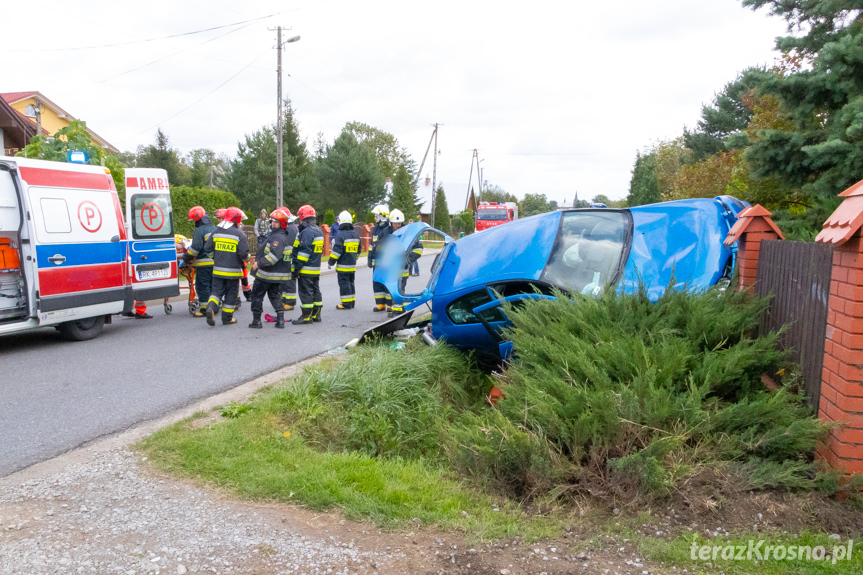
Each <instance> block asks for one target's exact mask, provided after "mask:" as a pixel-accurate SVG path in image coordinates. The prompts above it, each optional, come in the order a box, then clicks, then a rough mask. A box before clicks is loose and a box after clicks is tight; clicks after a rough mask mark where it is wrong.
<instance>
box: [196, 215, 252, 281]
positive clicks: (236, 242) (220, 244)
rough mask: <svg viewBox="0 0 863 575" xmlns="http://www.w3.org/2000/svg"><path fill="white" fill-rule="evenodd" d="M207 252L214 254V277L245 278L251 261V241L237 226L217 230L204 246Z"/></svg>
mask: <svg viewBox="0 0 863 575" xmlns="http://www.w3.org/2000/svg"><path fill="white" fill-rule="evenodd" d="M204 251H205V252H208V253H210V252H212V253H213V275H214V276H221V277H230V278H241V277H243V270H244V269H245V267H246V264H245V261H246V260H248V259H249V240H248V239H247V238H246V234H245V233H244V232H243V231H242V230H241V229H238V228H237V227H236V226H231V227H230V228H217V229H216V231H215V232H213V233H212V235H210V238H209V239H208V240H207V242H206V243H205V244H204Z"/></svg>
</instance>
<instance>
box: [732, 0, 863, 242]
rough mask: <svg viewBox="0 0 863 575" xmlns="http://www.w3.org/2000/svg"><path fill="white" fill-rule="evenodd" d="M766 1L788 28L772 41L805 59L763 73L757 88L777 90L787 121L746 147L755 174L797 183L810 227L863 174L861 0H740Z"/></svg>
mask: <svg viewBox="0 0 863 575" xmlns="http://www.w3.org/2000/svg"><path fill="white" fill-rule="evenodd" d="M743 5H744V6H749V7H752V8H753V9H758V8H761V7H764V6H766V7H769V9H770V11H771V13H772V14H776V15H779V16H782V17H783V18H785V20H786V21H787V22H788V28H789V31H791V30H804V31H805V33H804V34H803V35H802V36H799V37H794V36H786V37H781V38H778V39H777V41H776V47H777V49H778V50H780V51H782V52H784V53H790V54H792V55H796V56H798V57H803V58H806V59H808V60H809V62H811V66H800V67H798V68H796V69H795V68H792V69H791V70H787V71H784V72H782V73H775V72H774V71H770V72H763V73H762V74H761V75H760V78H759V80H760V81H759V86H758V92H759V94H772V95H775V97H776V98H777V100H778V101H779V103H780V104H781V107H782V108H783V110H784V113H785V116H786V118H787V120H788V121H789V122H790V125H789V126H787V127H778V128H773V129H762V130H759V131H758V132H757V139H756V140H755V141H753V142H751V143H750V145H749V147H748V148H747V149H746V151H745V153H744V157H745V159H746V160H747V161H748V162H749V165H750V166H751V169H752V177H753V179H760V178H765V177H775V178H777V179H778V181H779V182H780V183H781V185H782V186H783V187H784V188H786V189H787V190H799V197H798V200H799V201H800V203H798V204H797V205H798V206H799V207H802V208H805V211H804V212H803V213H800V214H798V215H799V216H805V218H806V219H807V220H808V221H810V222H811V223H812V224H813V225H814V226H816V229H817V226H819V225H820V223H821V222H823V221H824V219H825V218H826V217H827V216H828V215H829V213H830V212H831V211H832V209H833V207H834V206H835V205H836V200H835V198H836V195H837V194H838V193H839V192H841V191H842V190H843V189H845V188H847V187H849V186H850V185H852V184H853V183H855V182H856V181H858V180H859V179H860V178H861V176H863V119H861V118H863V50H861V49H860V46H861V45H863V10H861V5H860V2H859V0H743Z"/></svg>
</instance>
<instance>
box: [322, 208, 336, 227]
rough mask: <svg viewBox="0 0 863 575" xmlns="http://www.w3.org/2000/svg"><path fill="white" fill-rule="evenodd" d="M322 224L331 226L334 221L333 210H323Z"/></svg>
mask: <svg viewBox="0 0 863 575" xmlns="http://www.w3.org/2000/svg"><path fill="white" fill-rule="evenodd" d="M321 223H322V224H327V225H328V226H332V225H333V224H334V223H336V214H335V213H334V212H333V210H327V211H325V212H324V220H323V221H322V222H321Z"/></svg>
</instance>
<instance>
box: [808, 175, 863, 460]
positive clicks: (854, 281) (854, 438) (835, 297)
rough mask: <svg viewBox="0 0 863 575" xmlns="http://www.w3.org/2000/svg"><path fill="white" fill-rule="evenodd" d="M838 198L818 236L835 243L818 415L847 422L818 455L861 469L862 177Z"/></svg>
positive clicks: (862, 333)
mask: <svg viewBox="0 0 863 575" xmlns="http://www.w3.org/2000/svg"><path fill="white" fill-rule="evenodd" d="M839 196H840V197H843V198H845V199H844V200H843V202H842V204H840V206H839V207H838V208H837V209H836V211H835V212H833V214H831V215H830V217H829V218H827V221H826V222H824V227H823V229H822V230H821V233H819V234H818V237H817V238H815V241H816V242H820V243H828V244H833V245H834V249H833V268H832V271H831V275H830V297H829V299H828V301H827V306H828V311H827V330H826V334H825V337H826V340H825V342H824V368H823V371H822V375H821V400H820V404H819V409H818V416H819V417H820V418H821V419H823V420H825V421H831V422H841V423H843V424H845V425H844V426H843V427H841V428H838V429H833V430H831V432H830V435H829V436H828V438H827V439H826V440H825V442H824V444H823V445H821V446H820V447H819V449H818V455H819V457H820V458H821V459H823V460H824V461H826V462H827V463H829V464H830V466H831V467H833V468H834V469H840V470H844V471H845V472H846V473H863V234H861V227H863V181H861V182H858V183H857V184H855V185H853V186H851V187H850V188H848V189H847V190H845V191H844V192H842V193H841V194H839Z"/></svg>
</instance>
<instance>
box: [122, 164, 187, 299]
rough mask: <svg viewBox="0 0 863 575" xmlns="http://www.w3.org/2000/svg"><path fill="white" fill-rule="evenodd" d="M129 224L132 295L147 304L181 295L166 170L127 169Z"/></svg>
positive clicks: (127, 219)
mask: <svg viewBox="0 0 863 575" xmlns="http://www.w3.org/2000/svg"><path fill="white" fill-rule="evenodd" d="M126 224H127V228H128V236H129V264H130V266H129V273H130V276H131V282H132V296H133V297H134V298H135V300H137V301H147V300H155V299H163V298H167V297H173V296H176V295H179V294H180V285H179V279H178V276H177V249H176V245H175V243H174V220H173V213H172V210H171V191H170V189H169V188H168V173H167V172H166V171H165V170H162V169H158V168H127V169H126Z"/></svg>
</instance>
